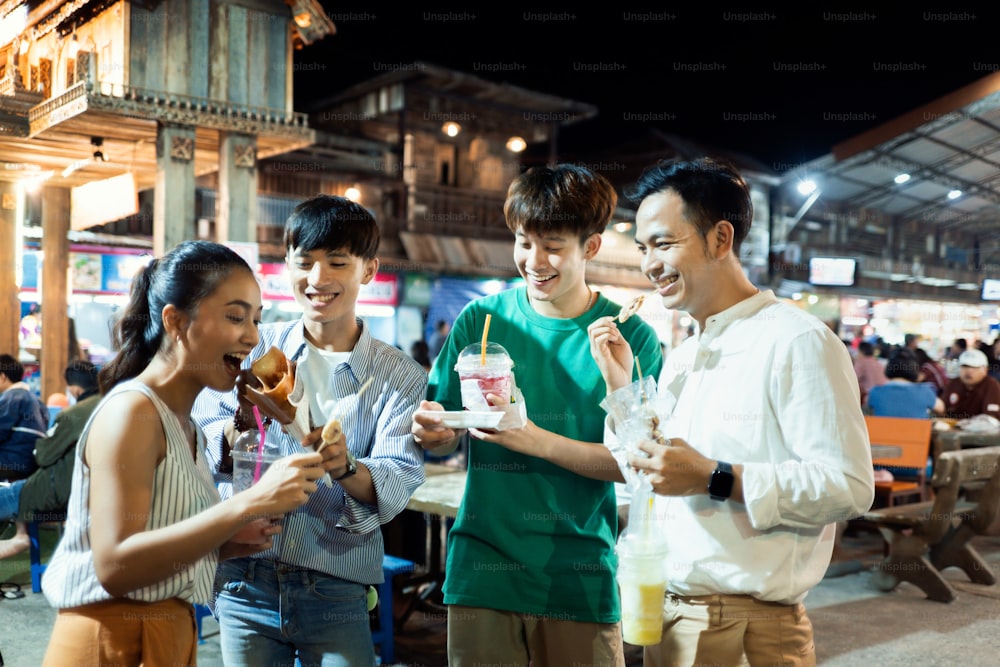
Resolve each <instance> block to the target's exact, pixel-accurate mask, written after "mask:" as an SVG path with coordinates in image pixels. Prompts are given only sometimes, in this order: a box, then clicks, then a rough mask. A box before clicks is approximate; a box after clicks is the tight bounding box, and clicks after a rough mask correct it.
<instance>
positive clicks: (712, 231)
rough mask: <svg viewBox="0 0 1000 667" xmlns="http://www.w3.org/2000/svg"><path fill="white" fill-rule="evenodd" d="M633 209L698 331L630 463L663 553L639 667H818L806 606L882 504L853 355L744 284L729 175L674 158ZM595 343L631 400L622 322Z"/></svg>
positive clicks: (737, 191) (653, 265) (645, 182)
mask: <svg viewBox="0 0 1000 667" xmlns="http://www.w3.org/2000/svg"><path fill="white" fill-rule="evenodd" d="M630 195H631V196H632V198H633V199H634V200H635V201H638V202H639V203H640V204H639V209H638V212H637V214H636V245H637V246H638V249H639V252H640V253H641V254H642V271H643V273H644V274H645V275H646V276H647V277H648V278H649V280H650V281H651V282H652V283H653V284H654V285H655V286H656V289H657V291H658V293H659V294H660V296H661V298H662V301H663V305H664V307H665V308H668V309H676V310H681V311H685V312H687V313H689V314H690V315H691V316H692V318H693V319H694V320H695V321H696V322H697V323H698V332H697V333H696V335H694V336H691V337H690V338H688V339H687V340H685V341H684V342H683V343H681V344H680V345H679V346H678V347H677V348H676V349H675V350H674V351H673V352H671V354H670V355H669V356H668V357H667V359H666V360H665V362H664V366H663V371H662V373H661V375H660V378H659V383H658V384H659V387H658V391H659V393H660V394H661V395H663V396H665V397H667V398H669V399H672V401H667V403H670V402H674V409H673V411H672V413H671V414H670V415H663V416H662V417H661V422H663V423H662V424H661V426H660V429H661V431H662V433H663V435H665V436H667V437H668V438H670V439H669V441H668V442H667V444H665V445H661V444H657V443H655V442H653V441H651V440H650V441H645V442H642V443H639V449H641V450H642V452H644V453H645V454H648V455H649V457H648V458H646V457H645V454H641V455H639V456H635V455H630V456H629V457H628V462H629V465H631V466H632V467H633V468H635V469H637V470H641V471H644V472H645V474H646V475H647V476H648V478H649V480H650V482H651V484H652V486H653V490H654V492H655V493H656V494H657V496H656V502H657V506H656V516H658V517H662V519H661V520H662V521H663V532H664V533H665V534H666V535H667V540H668V553H667V556H666V559H665V564H664V566H665V568H666V571H667V578H668V586H667V596H666V601H665V607H664V618H663V623H664V628H663V630H664V632H663V638H662V641H661V642H660V644H659V645H654V646H649V647H647V648H646V649H645V652H644V661H643V664H644V665H646V667H650V666H656V667H660V666H663V665H692V664H718V665H739V664H746V662H749V664H750V665H754V666H756V665H775V664H781V665H815V664H816V655H815V648H814V645H813V631H812V624H811V622H810V621H809V618H808V616H807V615H806V612H805V607H804V606H803V604H802V601H803V600H804V598H805V597H806V594H807V592H808V591H809V589H810V588H811V587H812V586H814V585H815V584H816V583H817V582H818V581H820V579H822V577H823V574H824V572H825V571H826V568H827V566H828V565H829V563H830V558H831V554H832V551H833V544H834V535H835V530H836V522H838V521H842V520H846V519H847V518H849V517H851V516H855V515H857V514H859V513H861V512H863V511H865V510H867V509H868V508H869V507H870V506H871V503H872V500H873V497H874V481H873V472H872V462H871V453H870V450H869V443H868V436H867V430H866V428H865V422H864V417H863V414H862V412H861V408H860V400H859V390H858V383H857V379H856V377H855V374H854V370H853V367H852V365H851V359H850V355H849V354H848V352H847V349H846V348H845V346H844V344H843V342H841V341H840V339H838V338H837V336H836V335H835V334H834V333H833V332H832V331H830V329H829V328H828V327H827V326H826V325H825V324H824V323H823V322H822V321H820V320H819V319H817V318H815V317H813V316H811V315H809V314H807V313H805V312H804V311H802V310H800V309H798V308H795V307H792V306H789V305H786V304H784V303H781V302H779V301H778V299H777V298H776V297H775V296H774V294H773V293H772V292H770V291H766V292H760V291H759V290H758V289H757V288H756V287H755V286H754V285H753V284H752V283H751V282H750V280H749V279H748V278H747V277H746V274H745V273H744V271H743V268H742V266H741V264H740V261H739V256H740V255H739V251H740V245H741V243H742V242H743V240H744V239H745V238H746V236H747V232H748V231H749V228H750V223H751V221H752V219H753V208H752V204H751V201H750V193H749V190H748V188H747V186H746V183H745V182H744V180H743V178H742V177H741V176H740V175H739V174H738V173H737V172H736V171H735V170H734V169H733V168H732V167H731V166H729V165H727V164H725V163H720V162H717V161H713V160H709V159H702V160H696V161H693V162H680V163H666V162H664V163H661V164H659V165H656V166H655V167H653V168H651V169H649V170H647V171H646V172H645V173H644V174H643V176H642V177H641V178H640V180H639V182H638V184H637V185H636V187H635V189H634V191H633V192H632V193H630ZM589 330H590V336H591V350H592V353H593V354H594V358H595V360H596V361H597V363H598V366H599V367H600V368H601V372H602V375H603V376H604V379H605V381H606V383H607V389H608V392H609V393H611V392H613V391H615V390H617V389H619V388H621V387H625V386H626V385H627V384H629V382H630V381H631V368H632V364H633V360H632V352H631V350H630V349H629V347H628V345H627V343H625V341H624V340H623V339H622V338H621V336H620V334H619V333H618V330H617V326H616V324H615V322H614V320H613V319H611V318H603V319H602V320H598V321H596V322H594V323H593V324H592V325H591V326H590V327H589ZM612 427H613V425H612Z"/></svg>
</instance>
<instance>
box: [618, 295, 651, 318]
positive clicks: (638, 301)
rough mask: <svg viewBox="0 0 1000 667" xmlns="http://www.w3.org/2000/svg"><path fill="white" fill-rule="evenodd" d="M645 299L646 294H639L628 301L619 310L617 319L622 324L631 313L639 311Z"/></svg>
mask: <svg viewBox="0 0 1000 667" xmlns="http://www.w3.org/2000/svg"><path fill="white" fill-rule="evenodd" d="M645 300H646V295H645V294H640V295H639V296H637V297H635V298H634V299H632V300H631V301H629V302H628V303H627V304H625V305H624V306H623V307H622V309H621V311H619V313H618V317H617V320H618V321H619V322H621V323H622V324H624V323H625V321H626V320H628V318H630V317H632V316H633V315H635V314H636V313H638V312H639V309H640V308H642V303H643V301H645Z"/></svg>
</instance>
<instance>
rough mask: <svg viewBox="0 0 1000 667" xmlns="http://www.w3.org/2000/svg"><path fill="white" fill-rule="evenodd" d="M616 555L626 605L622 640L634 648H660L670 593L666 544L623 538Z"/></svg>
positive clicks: (623, 615)
mask: <svg viewBox="0 0 1000 667" xmlns="http://www.w3.org/2000/svg"><path fill="white" fill-rule="evenodd" d="M630 527H631V526H630ZM615 551H616V552H617V554H618V590H619V592H620V594H621V604H622V639H623V640H624V641H626V642H628V643H629V644H632V645H633V646H653V645H656V644H659V643H660V638H661V636H662V634H663V602H664V596H665V595H666V590H667V573H666V568H665V566H664V557H665V555H666V544H665V542H664V541H663V540H661V539H655V538H654V539H644V538H643V537H642V536H640V535H632V536H626V535H624V534H623V535H622V537H621V538H620V539H619V540H618V546H617V547H616V549H615Z"/></svg>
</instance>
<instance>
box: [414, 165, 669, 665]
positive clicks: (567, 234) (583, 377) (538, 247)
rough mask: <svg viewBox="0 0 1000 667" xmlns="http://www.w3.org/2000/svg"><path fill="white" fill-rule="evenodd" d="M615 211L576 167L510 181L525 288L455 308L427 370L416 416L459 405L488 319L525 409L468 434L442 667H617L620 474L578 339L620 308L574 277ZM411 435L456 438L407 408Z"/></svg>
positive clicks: (638, 330)
mask: <svg viewBox="0 0 1000 667" xmlns="http://www.w3.org/2000/svg"><path fill="white" fill-rule="evenodd" d="M616 203H617V194H616V193H615V190H614V188H613V187H612V186H611V184H610V183H609V182H608V181H607V179H605V178H604V177H602V176H600V175H598V174H595V173H593V172H591V171H589V170H588V169H586V168H584V167H580V166H575V165H568V164H561V165H556V166H554V167H536V168H533V169H530V170H528V171H527V172H525V173H524V174H521V175H520V176H518V177H517V178H516V179H515V180H514V182H513V183H511V185H510V188H509V190H508V193H507V200H506V203H505V204H504V214H505V216H506V219H507V226H508V227H509V228H510V230H511V231H512V232H513V233H514V235H515V242H514V261H515V264H516V265H517V269H518V272H519V273H520V274H521V276H522V277H523V278H524V281H525V284H524V286H523V287H517V288H515V289H510V290H507V291H505V292H502V293H500V294H496V295H493V296H488V297H483V298H480V299H477V300H475V301H473V302H472V303H469V304H468V305H467V306H466V307H465V308H464V309H463V310H462V312H461V313H460V314H459V316H458V317H457V318H456V320H455V322H454V324H453V326H452V329H451V332H450V333H449V335H448V338H447V340H446V341H445V344H444V346H443V348H442V349H441V352H440V354H439V355H438V357H437V359H436V360H435V363H434V367H433V369H432V370H431V375H430V380H429V384H428V394H427V395H428V399H429V400H427V401H424V402H423V403H421V408H423V409H425V410H461V409H462V399H461V389H460V386H459V378H458V375H457V373H456V372H455V371H454V366H455V363H456V361H457V358H458V355H459V353H460V352H461V351H462V349H463V348H465V347H466V346H467V345H469V344H471V343H476V342H480V341H481V339H482V334H483V327H484V326H485V324H486V316H487V315H490V316H491V318H490V328H489V341H490V342H494V343H499V344H500V345H502V346H503V347H504V348H505V349H506V350H507V351H508V352H509V354H510V356H511V358H512V359H513V362H514V373H515V375H516V383H517V386H518V388H519V390H520V392H521V394H520V395H518V394H517V393H515V396H517V398H518V400H522V401H523V402H522V406H523V407H522V408H521V409H525V408H526V415H527V419H524V418H523V417H522V418H521V419H518V418H517V415H516V414H515V415H513V419H512V420H509V421H512V422H514V423H515V426H514V427H512V428H504V429H503V430H500V431H483V430H479V429H474V428H473V429H470V430H469V431H468V434H469V435H470V436H471V442H470V444H469V452H468V462H469V465H468V477H467V482H466V487H465V495H464V497H463V501H462V506H461V507H460V509H459V511H458V517H457V518H456V520H455V524H454V526H453V527H452V529H451V532H450V535H449V539H448V560H447V565H446V577H445V585H444V602H445V604H447V605H448V664H449V665H451V666H452V667H466V666H469V665H474V664H497V663H499V664H507V663H510V664H527V663H528V662H529V661H533V662H534V664H536V665H552V664H587V665H610V666H615V667H623V666H624V653H623V647H622V638H621V629H620V625H619V620H620V613H619V612H620V610H619V598H618V588H617V585H616V583H615V577H614V575H615V568H616V563H617V561H616V558H615V553H614V545H615V537H616V535H617V515H616V509H615V504H616V503H615V492H614V484H613V482H615V481H621V479H622V478H621V475H620V472H619V471H618V468H617V466H616V464H615V462H614V459H613V458H612V456H611V453H610V452H609V450H608V449H607V448H606V447H604V445H603V444H601V443H602V441H603V437H604V411H603V410H602V409H601V408H600V403H601V401H602V399H603V398H604V395H605V384H604V380H603V379H602V377H601V374H600V372H599V370H598V368H597V366H596V364H595V363H594V361H593V358H592V356H591V353H590V342H589V338H588V335H587V326H588V325H589V324H590V323H591V322H593V321H594V320H596V319H598V318H600V317H606V316H612V315H616V314H617V313H618V312H619V310H620V309H621V305H620V304H617V303H614V302H612V301H610V300H609V299H607V298H606V297H604V296H603V295H601V294H600V293H598V292H595V291H593V290H592V289H591V288H590V287H589V286H588V285H587V282H586V275H585V274H586V267H587V262H588V261H589V260H591V259H593V258H594V256H595V255H596V254H597V251H598V250H599V249H600V247H601V233H602V232H603V231H604V229H605V227H606V226H607V225H608V223H610V221H611V216H612V214H613V212H614V210H615V205H616ZM621 332H622V334H623V335H624V336H625V337H626V338H627V339H628V341H629V344H630V345H631V348H632V349H633V350H635V353H636V356H637V357H638V358H639V364H640V366H641V368H642V370H643V373H644V374H653V375H654V376H657V375H658V374H659V372H660V368H661V366H662V363H663V359H662V355H661V352H660V343H659V340H658V339H657V336H656V333H655V332H654V330H653V329H652V327H650V326H649V325H648V324H647V323H645V322H644V321H643V320H642V319H641V318H638V317H633V318H629V319H627V321H626V322H624V323H623V324H622V325H621ZM491 402H493V403H494V404H497V403H498V402H499V401H497V400H495V399H491ZM511 407H512V408H514V409H512V412H516V407H517V406H511ZM506 423H508V420H505V422H504V424H502V426H503V425H505V424H506ZM413 433H414V435H415V436H416V439H417V442H418V443H420V444H421V446H422V447H424V448H425V449H427V450H433V451H434V453H435V454H442V453H444V452H447V451H450V450H452V449H454V447H455V446H456V445H457V443H458V441H459V439H460V438H461V437H462V436H463V435H465V434H466V430H464V429H451V428H448V427H445V426H444V425H443V424H442V422H441V419H440V418H436V417H430V416H422V415H420V414H418V415H415V416H414V422H413Z"/></svg>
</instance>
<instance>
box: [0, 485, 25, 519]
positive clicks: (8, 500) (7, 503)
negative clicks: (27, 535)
mask: <svg viewBox="0 0 1000 667" xmlns="http://www.w3.org/2000/svg"><path fill="white" fill-rule="evenodd" d="M22 487H24V480H23V479H21V480H18V481H16V482H11V483H10V485H3V486H0V520H6V519H16V518H17V510H18V508H19V507H20V506H21V488H22Z"/></svg>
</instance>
